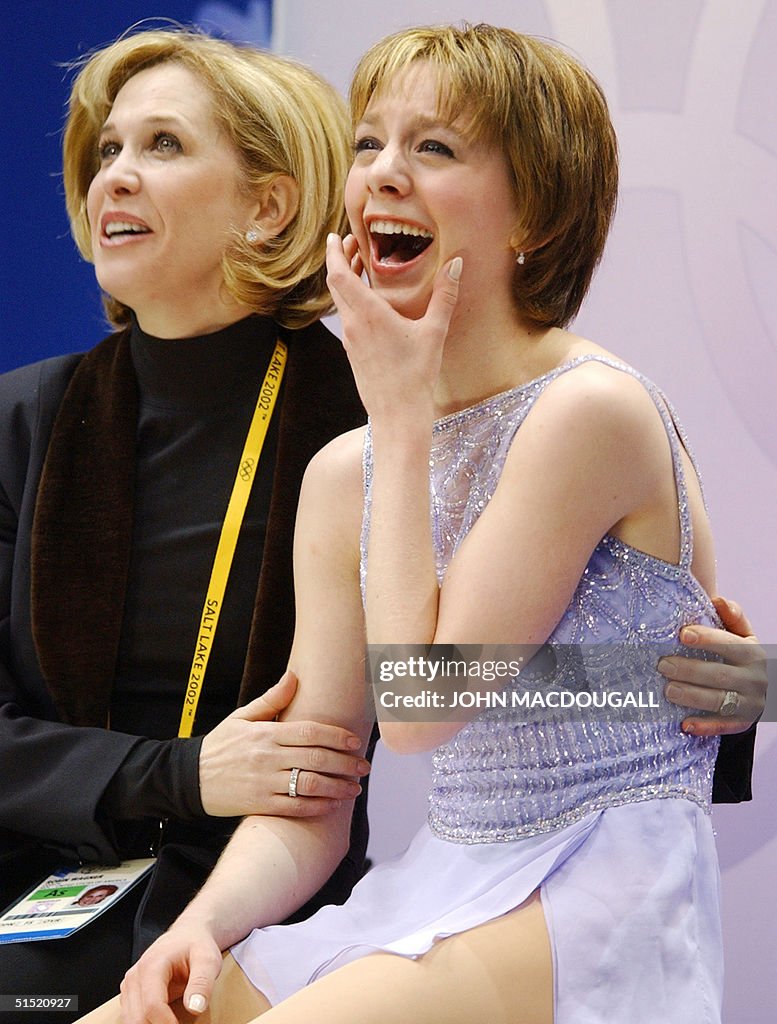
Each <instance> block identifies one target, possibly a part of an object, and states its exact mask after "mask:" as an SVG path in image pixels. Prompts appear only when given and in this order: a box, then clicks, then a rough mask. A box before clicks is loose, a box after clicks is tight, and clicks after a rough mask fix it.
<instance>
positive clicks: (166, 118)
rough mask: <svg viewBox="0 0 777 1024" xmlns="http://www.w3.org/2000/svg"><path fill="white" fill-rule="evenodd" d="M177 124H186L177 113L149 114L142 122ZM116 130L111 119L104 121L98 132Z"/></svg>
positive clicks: (150, 125)
mask: <svg viewBox="0 0 777 1024" xmlns="http://www.w3.org/2000/svg"><path fill="white" fill-rule="evenodd" d="M171 123H172V124H178V125H181V126H182V127H185V126H186V122H185V121H184V119H183V118H182V117H180V116H179V115H178V114H149V116H148V117H144V118H143V121H142V124H144V125H148V126H149V127H152V126H153V125H156V124H171ZM116 130H117V128H116V125H115V124H114V123H113V122H112V121H110V120H109V121H106V122H105V124H104V125H103V126H102V128H101V129H100V133H101V134H102V133H103V132H115V131H116Z"/></svg>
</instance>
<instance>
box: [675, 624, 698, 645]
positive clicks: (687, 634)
mask: <svg viewBox="0 0 777 1024" xmlns="http://www.w3.org/2000/svg"><path fill="white" fill-rule="evenodd" d="M680 639H681V640H682V642H683V643H684V644H695V643H698V641H699V634H698V633H697V632H696V630H695V629H692V628H691V627H690V626H686V627H685V628H684V629H683V631H682V633H681V634H680Z"/></svg>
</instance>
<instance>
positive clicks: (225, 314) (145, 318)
mask: <svg viewBox="0 0 777 1024" xmlns="http://www.w3.org/2000/svg"><path fill="white" fill-rule="evenodd" d="M253 312H254V311H253V310H252V309H250V308H249V307H248V306H244V305H242V304H240V303H237V302H230V303H229V304H227V303H222V304H220V305H219V306H218V308H208V309H203V308H201V307H196V308H194V309H186V310H176V309H173V308H171V307H169V306H165V307H163V308H155V309H148V308H144V309H136V310H134V313H135V319H136V320H137V322H138V326H139V327H140V329H141V330H142V331H143V332H144V333H145V334H150V335H151V336H152V337H154V338H163V339H169V340H173V339H178V338H198V337H200V336H202V335H206V334H215V333H216V331H221V330H223V329H224V328H225V327H230V326H231V325H232V324H234V323H237V321H238V320H243V319H244V318H245V317H247V316H250V315H251V313H253Z"/></svg>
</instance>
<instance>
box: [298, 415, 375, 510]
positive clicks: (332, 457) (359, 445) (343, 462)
mask: <svg viewBox="0 0 777 1024" xmlns="http://www.w3.org/2000/svg"><path fill="white" fill-rule="evenodd" d="M365 429H366V428H365V427H357V428H356V429H354V430H349V431H347V433H345V434H340V435H339V436H338V437H335V438H334V439H333V440H331V441H330V442H329V443H328V444H326V445H325V446H324V447H323V448H322V449H321V451H319V452H318V453H317V454H316V455H314V456H313V458H312V459H311V461H310V463H309V465H308V468H307V470H306V471H305V483H306V485H307V486H308V488H309V489H310V488H315V489H316V490H317V491H318V492H320V493H330V494H331V495H332V496H333V497H336V496H338V495H340V496H342V497H343V498H345V497H347V496H349V495H351V494H352V493H353V492H354V490H356V491H358V493H359V495H361V493H362V452H363V448H364V434H365Z"/></svg>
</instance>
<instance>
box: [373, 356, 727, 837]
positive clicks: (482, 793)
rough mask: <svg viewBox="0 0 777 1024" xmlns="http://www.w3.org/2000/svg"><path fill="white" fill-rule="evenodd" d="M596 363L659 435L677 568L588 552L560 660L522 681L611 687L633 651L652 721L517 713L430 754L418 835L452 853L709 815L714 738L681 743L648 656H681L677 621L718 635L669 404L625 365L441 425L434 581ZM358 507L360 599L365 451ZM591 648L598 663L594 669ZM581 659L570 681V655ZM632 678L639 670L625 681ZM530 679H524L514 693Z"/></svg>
mask: <svg viewBox="0 0 777 1024" xmlns="http://www.w3.org/2000/svg"><path fill="white" fill-rule="evenodd" d="M590 361H596V362H601V363H604V364H605V365H607V366H610V367H613V368H614V369H617V370H620V371H622V372H624V373H628V374H630V375H631V376H633V377H635V378H636V379H637V380H639V381H640V382H641V383H642V385H643V386H644V387H645V389H646V390H647V391H648V393H649V394H650V396H651V398H652V399H653V401H654V403H655V405H656V408H657V409H658V411H659V413H660V415H661V418H662V420H663V422H664V426H665V428H666V431H667V436H668V437H669V441H670V445H671V450H672V460H673V464H674V472H675V480H676V486H677V498H678V511H679V519H680V558H679V562H678V564H677V565H673V564H671V563H668V562H665V561H662V560H661V559H658V558H655V557H653V556H652V555H648V554H646V553H644V552H641V551H638V550H636V549H635V548H632V547H630V546H629V545H628V544H625V543H624V542H623V541H620V540H619V539H617V538H615V537H611V536H609V535H608V536H605V537H604V538H603V539H602V540H601V541H600V543H599V544H598V545H597V547H596V549H595V550H594V552H593V554H592V556H591V559H590V561H589V562H588V565H587V567H586V569H585V571H584V573H583V576H582V577H581V579H580V582H579V584H578V586H577V589H576V590H575V593H574V595H573V597H572V600H571V601H570V603H569V606H568V607H567V609H566V611H565V613H564V615H563V616H562V618H561V620H560V622H559V624H558V626H557V627H556V629H555V630H554V631H553V634H552V636H551V637H550V638H549V640H548V643H549V644H550V645H552V649H553V650H555V651H556V652H557V653H558V655H559V656H558V657H557V658H555V659H553V658H552V659H550V660H551V662H552V667H550V668H548V667H547V665H546V664H545V663H543V666H541V667H540V668H537V669H535V670H534V671H533V673H532V675H531V680H530V681H531V686H532V688H533V689H534V690H542V689H546V690H547V689H558V688H559V687H560V686H567V687H572V686H575V685H577V683H578V681H577V680H576V678H575V672H576V671H577V672H579V673H580V678H581V679H583V680H584V685H585V686H586V688H588V689H592V690H595V689H598V688H600V687H602V688H603V687H609V686H613V684H614V683H617V681H618V680H619V679H621V678H622V676H621V675H620V674H619V673H621V672H622V671H623V665H622V664H619V658H618V657H617V656H614V655H613V654H612V652H613V651H618V650H620V651H625V650H629V651H631V652H633V651H635V650H642V651H643V652H644V664H643V665H641V666H639V665H638V659H637V661H635V659H634V657H633V654H631V655H629V659H630V660H629V670H630V671H631V672H632V673H633V672H634V671H635V670H637V669H638V671H639V672H640V675H641V678H640V683H641V686H642V688H643V690H647V691H649V692H652V693H654V694H655V699H656V700H657V701H658V702H660V705H661V711H660V713H654V714H653V716H651V717H647V716H645V717H644V718H641V719H638V720H635V721H616V720H614V719H613V720H607V721H604V720H603V721H596V720H594V719H593V716H586V717H582V716H578V718H577V719H576V720H570V717H569V716H567V717H565V718H561V717H560V716H558V715H556V716H555V717H554V715H553V714H552V713H551V712H549V711H542V712H537V713H536V714H524V715H523V716H522V717H521V718H520V719H519V718H518V717H517V716H516V714H515V712H514V711H509V710H507V711H505V710H504V709H498V708H496V709H490V710H488V711H486V712H484V713H483V714H481V715H480V716H478V717H477V718H476V719H475V720H474V721H472V722H470V723H469V724H468V725H467V726H465V728H463V729H462V730H461V731H460V732H459V733H458V734H457V735H456V736H455V737H454V738H453V739H452V740H451V742H450V743H448V744H446V745H445V746H442V747H440V748H438V750H437V751H435V754H434V761H433V765H434V767H433V778H432V787H431V791H430V796H429V800H430V811H429V823H430V827H431V829H432V831H433V832H434V833H435V835H437V836H439V837H440V838H443V839H448V840H451V841H454V842H464V843H478V842H500V841H509V840H513V839H518V838H521V837H523V836H529V835H535V834H538V833H541V832H546V831H550V830H552V829H556V828H560V827H561V826H563V825H567V824H569V823H571V822H573V821H576V820H577V819H579V818H582V817H583V816H584V815H586V814H588V813H590V812H591V811H594V810H597V809H603V808H606V807H613V806H617V805H620V804H624V803H631V802H634V801H638V800H651V799H656V798H682V799H688V800H693V801H694V802H696V803H698V804H699V805H700V806H702V807H703V808H705V809H706V810H709V802H710V794H711V789H712V772H713V769H714V764H715V757H716V754H717V749H718V741H717V740H716V739H702V738H699V737H692V736H686V735H684V734H683V733H682V731H681V729H680V722H681V721H682V719H683V718H684V717H685V715H686V714H687V711H685V710H684V709H682V708H676V707H674V706H673V705H670V704H669V703H668V702H667V701H665V700H664V697H663V687H664V683H665V680H664V678H663V676H661V675H660V674H659V673H658V672H657V670H656V668H655V665H656V662H657V660H658V652H659V650H660V651H661V653H667V654H669V653H672V652H674V651H677V652H682V653H684V654H687V653H688V652H687V650H685V649H684V648H682V647H681V645H680V644H679V643H678V641H677V635H678V631H679V629H680V627H681V626H682V625H683V624H684V623H687V622H691V621H696V622H708V623H713V624H718V622H719V620H718V619H717V616H716V614H715V611H714V608H713V607H712V605H711V603H710V601H709V599H708V597H707V595H706V594H705V592H704V591H703V589H702V588H701V586H700V585H699V583H698V582H697V581H696V579H695V578H694V577H693V575H692V574H691V571H690V567H691V560H692V556H693V535H692V529H691V513H690V508H689V505H688V496H687V490H686V483H685V475H684V472H683V466H682V459H681V444H682V446H683V447H684V448H685V449H686V451H687V452H688V453H689V455H691V459H693V456H692V454H691V453H690V449H689V447H688V443H687V439H686V438H685V436H684V434H683V433H682V429H681V427H680V426H679V424H678V422H677V418H676V416H675V414H674V411H673V410H672V408H671V406H670V405H669V403H668V402H667V400H666V399H665V397H664V396H663V395H662V394H661V392H660V391H659V390H658V388H656V386H655V385H654V384H652V383H651V382H650V381H649V380H647V379H646V378H644V377H643V376H641V375H640V374H639V373H637V372H636V371H635V370H633V369H632V368H631V367H627V366H624V365H623V364H621V363H617V362H615V361H613V360H610V359H607V358H604V357H601V356H596V355H589V356H582V357H580V358H578V359H575V360H573V361H571V362H569V363H566V364H564V365H562V366H559V367H557V368H556V369H555V370H553V371H551V372H550V373H548V374H545V375H544V376H542V377H539V378H537V379H536V380H534V381H530V382H529V383H528V384H524V385H521V386H520V387H518V388H515V389H514V390H512V391H507V392H504V393H503V394H499V395H496V396H494V397H493V398H490V399H488V400H486V401H484V402H481V403H479V404H478V405H475V406H472V407H471V408H469V409H465V410H463V411H461V412H458V413H455V414H453V415H451V416H447V417H445V418H444V419H441V420H438V421H437V422H436V423H435V426H434V433H433V439H432V448H431V454H430V461H429V470H430V502H431V517H432V518H431V521H432V532H433V539H434V548H435V556H436V561H437V573H438V578H439V579H440V580H442V577H443V575H444V573H445V570H446V568H447V566H448V564H449V562H450V560H451V558H452V557H453V555H454V554H455V552H456V550H457V548H458V546H459V544H460V543H461V542H462V540H463V539H464V538H465V537H466V536H467V534H468V532H469V531H470V529H471V528H472V526H473V524H474V523H475V522H476V521H477V518H478V516H479V515H480V514H481V512H482V511H483V509H484V508H485V507H486V505H487V504H488V502H489V501H490V499H491V496H492V495H493V493H494V490H495V489H496V486H497V484H498V482H499V477H500V475H501V472H502V468H503V466H504V462H505V459H506V457H507V453H508V451H509V448H510V444H511V443H512V440H513V438H514V437H515V434H516V432H517V430H518V429H519V427H520V426H521V424H522V423H523V421H524V419H525V418H526V416H527V415H528V413H529V412H530V410H531V409H532V407H533V405H534V403H535V401H536V400H537V399H538V398H539V397H540V395H542V393H543V392H544V390H545V388H546V387H547V386H548V385H549V384H550V383H552V382H553V381H554V380H555V379H556V378H557V377H559V376H560V375H561V374H562V373H567V372H569V371H571V370H574V369H575V367H577V366H580V365H581V364H582V363H585V362H590ZM364 481H365V500H364V517H363V524H362V552H361V574H362V588H364V582H365V580H366V572H367V541H368V537H369V522H370V496H371V483H372V448H371V434H370V431H369V428H368V430H367V436H366V440H365V446H364ZM597 645H606V646H605V647H601V648H600V650H601V651H605V650H606V651H608V652H609V653H608V655H607V656H601V657H597V654H596V651H597ZM573 650H576V651H577V652H578V656H577V657H578V662H580V659H582V664H578V667H577V669H575V668H574V667H572V666H570V659H569V656H568V654H566V653H564V652H569V651H573ZM635 666H637V669H635ZM526 682H527V677H526V676H525V675H522V676H521V685H526ZM518 685H519V684H518V681H517V680H514V681H513V683H512V684H511V686H513V687H518Z"/></svg>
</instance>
